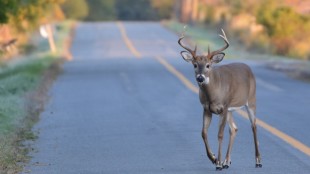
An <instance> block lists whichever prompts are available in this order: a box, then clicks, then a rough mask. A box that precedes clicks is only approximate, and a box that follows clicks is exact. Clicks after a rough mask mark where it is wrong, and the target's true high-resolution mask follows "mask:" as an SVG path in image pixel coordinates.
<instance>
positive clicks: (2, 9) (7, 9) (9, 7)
mask: <svg viewBox="0 0 310 174" xmlns="http://www.w3.org/2000/svg"><path fill="white" fill-rule="evenodd" d="M16 6H17V2H16V0H10V1H3V0H0V23H7V22H8V19H9V14H11V13H14V12H15V10H16Z"/></svg>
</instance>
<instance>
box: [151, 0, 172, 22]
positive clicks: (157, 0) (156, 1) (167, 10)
mask: <svg viewBox="0 0 310 174" xmlns="http://www.w3.org/2000/svg"><path fill="white" fill-rule="evenodd" d="M173 5H174V1H173V0H151V6H152V8H154V9H155V11H156V14H157V16H158V18H159V19H170V18H171V15H172V11H173Z"/></svg>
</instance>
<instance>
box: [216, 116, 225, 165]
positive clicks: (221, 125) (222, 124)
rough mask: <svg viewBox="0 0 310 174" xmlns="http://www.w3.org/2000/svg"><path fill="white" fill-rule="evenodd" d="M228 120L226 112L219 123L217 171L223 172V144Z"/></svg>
mask: <svg viewBox="0 0 310 174" xmlns="http://www.w3.org/2000/svg"><path fill="white" fill-rule="evenodd" d="M226 120H227V110H224V111H223V113H222V114H221V115H220V121H219V132H218V142H219V147H218V158H217V161H216V170H222V168H223V164H222V162H221V161H222V142H223V137H224V128H225V125H226Z"/></svg>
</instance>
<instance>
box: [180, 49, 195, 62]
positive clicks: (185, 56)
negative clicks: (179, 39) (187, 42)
mask: <svg viewBox="0 0 310 174" xmlns="http://www.w3.org/2000/svg"><path fill="white" fill-rule="evenodd" d="M181 56H182V57H183V59H184V60H185V61H186V62H191V61H193V56H192V55H191V54H190V53H189V52H187V51H181Z"/></svg>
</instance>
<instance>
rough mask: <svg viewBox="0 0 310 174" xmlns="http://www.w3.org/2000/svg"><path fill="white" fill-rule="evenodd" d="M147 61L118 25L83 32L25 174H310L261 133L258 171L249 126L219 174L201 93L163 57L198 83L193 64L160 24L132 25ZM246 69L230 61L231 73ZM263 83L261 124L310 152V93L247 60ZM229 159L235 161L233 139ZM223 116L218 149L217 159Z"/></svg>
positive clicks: (291, 152) (309, 161) (84, 26)
mask: <svg viewBox="0 0 310 174" xmlns="http://www.w3.org/2000/svg"><path fill="white" fill-rule="evenodd" d="M123 25H124V28H125V29H126V33H127V36H128V38H129V39H130V40H131V42H132V44H133V45H134V47H135V48H136V49H137V50H138V51H139V52H140V53H141V58H137V57H135V56H134V55H133V54H132V52H131V51H130V50H129V49H128V47H127V46H126V44H125V42H124V39H123V38H122V35H121V33H120V29H119V27H118V25H117V24H116V23H114V22H110V23H80V24H78V26H77V28H76V35H75V38H74V40H73V45H72V48H71V51H72V54H73V57H74V58H73V61H71V62H68V63H66V64H65V65H64V73H63V74H62V75H61V76H60V77H59V78H58V79H57V80H56V82H55V83H54V85H53V87H52V88H51V90H50V95H51V99H50V101H49V102H48V104H47V106H46V109H45V111H44V112H43V113H42V114H41V120H40V121H39V123H38V124H37V125H36V126H35V128H34V131H37V132H39V138H38V139H37V140H36V141H35V142H34V144H33V147H34V149H35V151H34V152H32V153H31V154H30V155H31V156H33V158H32V159H31V161H30V162H29V164H28V165H27V166H26V167H25V168H24V172H23V173H34V174H77V173H81V174H84V173H85V174H97V173H98V174H99V173H100V174H101V173H104V174H105V173H113V174H114V173H121V174H122V173H126V174H127V173H128V174H131V173H132V174H137V173H143V174H145V173H185V174H187V173H188V174H191V173H193V174H200V173H203V174H205V173H238V174H242V173H245V174H248V173H281V174H284V173H299V174H302V173H310V158H309V156H308V155H306V154H305V153H303V152H302V151H300V150H298V149H297V148H295V147H292V146H291V145H289V144H288V143H286V142H285V141H283V140H282V139H281V138H279V137H277V136H275V135H273V134H271V133H270V132H269V131H267V130H265V129H263V128H262V127H258V138H259V142H260V151H261V155H262V164H263V168H255V160H254V143H253V138H252V132H251V128H250V123H249V121H248V120H246V119H244V118H242V117H240V116H239V115H238V114H237V113H234V118H235V122H236V123H237V126H238V128H239V131H238V133H237V136H236V140H235V144H234V147H233V150H232V165H231V167H230V168H229V169H228V170H223V171H220V172H219V171H215V166H214V165H212V164H211V162H210V161H209V160H208V159H207V156H206V153H205V147H204V144H203V141H202V138H201V127H202V107H201V106H200V103H199V99H198V96H197V94H196V93H193V92H192V91H190V90H189V89H188V88H187V87H186V86H185V85H184V84H183V83H182V82H181V81H180V80H179V79H178V78H177V77H176V76H174V75H173V74H171V73H170V72H169V71H168V70H167V69H166V68H165V67H164V66H163V65H162V64H160V63H159V62H158V61H157V59H156V58H155V57H156V56H161V57H163V58H164V59H165V60H166V61H167V62H169V63H170V64H171V65H172V66H174V67H175V68H176V69H177V70H178V71H180V72H181V73H182V74H183V75H185V76H186V77H187V78H188V79H189V80H191V82H192V83H194V84H196V83H195V81H194V75H193V69H192V65H190V64H188V63H186V62H185V61H183V59H182V58H181V57H180V56H179V51H180V50H181V49H180V47H179V46H178V45H177V39H178V36H176V35H175V34H173V33H172V32H170V31H168V30H166V29H165V28H164V27H162V26H161V25H160V24H159V23H152V22H144V23H136V22H126V23H123ZM231 61H234V62H235V61H238V60H225V61H224V62H223V63H222V64H224V63H228V62H231ZM242 61H243V62H245V63H247V64H249V65H250V66H251V68H252V69H253V71H254V73H255V76H256V77H257V117H258V118H259V119H261V120H263V121H264V122H266V123H268V124H270V125H272V126H273V127H275V128H277V129H279V130H280V131H282V132H284V133H286V134H288V135H289V136H291V137H293V138H295V139H296V140H298V141H300V142H301V143H303V144H304V145H306V146H308V147H309V146H310V126H309V123H310V115H309V113H310V107H309V106H310V105H309V102H310V101H309V99H310V84H309V83H305V82H301V81H298V80H294V79H291V78H290V77H287V76H286V75H285V74H284V73H282V72H277V71H272V70H269V69H267V68H265V66H264V64H263V62H261V61H260V62H259V63H258V62H254V61H250V60H249V61H244V60H242ZM227 127H228V126H226V130H225V136H224V139H225V140H224V145H223V152H226V148H227V142H228V130H227ZM217 129H218V117H217V116H214V117H213V120H212V123H211V127H210V131H209V142H210V145H211V147H212V150H213V152H217V136H216V135H217Z"/></svg>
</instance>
